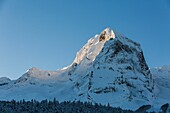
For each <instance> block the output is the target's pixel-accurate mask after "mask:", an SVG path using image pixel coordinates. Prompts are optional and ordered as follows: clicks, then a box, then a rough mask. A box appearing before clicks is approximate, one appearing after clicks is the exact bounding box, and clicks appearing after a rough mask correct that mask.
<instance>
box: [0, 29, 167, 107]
mask: <svg viewBox="0 0 170 113" xmlns="http://www.w3.org/2000/svg"><path fill="white" fill-rule="evenodd" d="M169 70H170V69H169V67H162V68H156V69H149V68H148V65H147V63H146V61H145V58H144V55H143V51H142V49H141V46H140V44H138V43H136V42H134V41H132V40H130V39H128V38H127V37H125V36H123V35H121V34H120V33H118V32H116V31H115V30H111V29H110V28H106V29H105V30H104V31H102V32H101V33H100V34H99V35H95V37H92V38H91V39H89V40H88V42H87V44H85V45H84V46H83V47H82V48H81V49H80V51H79V52H77V55H76V58H75V59H74V61H73V63H72V64H71V65H69V66H67V67H65V68H62V69H58V70H56V71H47V70H41V69H38V68H31V69H29V70H28V71H27V72H26V73H25V74H23V76H21V77H20V78H19V79H17V80H13V81H10V80H8V79H4V78H3V79H2V78H1V79H0V84H1V81H2V83H5V82H4V81H7V82H6V84H2V85H0V92H2V93H1V94H0V100H12V99H16V100H22V99H26V100H30V99H36V100H43V99H53V98H56V99H57V100H59V101H65V100H66V101H67V100H71V101H74V100H76V101H77V100H80V101H90V102H93V103H95V102H97V103H102V104H108V103H109V104H110V105H111V106H114V107H121V108H123V109H132V110H136V109H137V108H139V107H141V106H142V105H152V110H158V109H159V108H160V106H162V105H163V104H165V103H167V102H168V101H170V99H169V97H168V92H169V93H170V84H169V82H168V81H169V80H170V79H169V78H170V77H169V76H170V71H169ZM151 72H152V73H151ZM167 100H168V101H167ZM155 103H156V104H155Z"/></svg>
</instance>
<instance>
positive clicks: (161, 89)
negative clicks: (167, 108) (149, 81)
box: [151, 66, 170, 106]
mask: <svg viewBox="0 0 170 113" xmlns="http://www.w3.org/2000/svg"><path fill="white" fill-rule="evenodd" d="M151 72H152V74H153V77H154V81H155V91H154V95H155V98H156V99H155V100H154V104H155V106H156V105H161V104H165V103H170V66H162V67H158V68H152V69H151Z"/></svg>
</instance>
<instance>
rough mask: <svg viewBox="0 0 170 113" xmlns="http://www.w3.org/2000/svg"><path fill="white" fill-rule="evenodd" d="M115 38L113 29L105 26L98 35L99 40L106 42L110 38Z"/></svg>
mask: <svg viewBox="0 0 170 113" xmlns="http://www.w3.org/2000/svg"><path fill="white" fill-rule="evenodd" d="M111 38H112V39H113V38H115V34H114V32H113V30H111V29H109V28H106V29H105V30H104V31H103V32H101V34H100V36H99V41H103V42H106V41H108V40H110V39H111Z"/></svg>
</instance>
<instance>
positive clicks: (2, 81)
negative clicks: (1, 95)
mask: <svg viewBox="0 0 170 113" xmlns="http://www.w3.org/2000/svg"><path fill="white" fill-rule="evenodd" d="M9 82H11V80H10V79H9V78H7V77H1V78H0V86H3V85H6V84H8V83H9Z"/></svg>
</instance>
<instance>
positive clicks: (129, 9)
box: [0, 0, 170, 79]
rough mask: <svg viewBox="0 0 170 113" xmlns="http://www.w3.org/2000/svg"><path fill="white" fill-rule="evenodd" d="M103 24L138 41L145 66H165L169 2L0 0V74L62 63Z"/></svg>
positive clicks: (169, 52) (169, 60)
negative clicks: (143, 55)
mask: <svg viewBox="0 0 170 113" xmlns="http://www.w3.org/2000/svg"><path fill="white" fill-rule="evenodd" d="M106 27H112V28H114V29H116V30H118V31H119V32H121V33H123V34H124V35H126V36H127V37H129V38H131V39H132V40H134V41H137V42H139V43H140V44H141V46H142V48H143V51H144V54H145V57H146V60H147V62H148V65H149V66H150V67H157V66H162V65H170V1H169V0H0V77H2V76H7V77H10V78H12V79H15V78H18V77H20V76H21V75H22V74H23V73H24V72H25V71H26V70H27V69H29V68H31V67H38V68H41V69H45V70H56V69H58V68H62V67H64V66H67V65H69V64H71V63H72V61H73V60H74V58H75V55H76V52H77V51H78V50H79V49H80V48H81V47H82V46H83V45H84V44H85V43H86V42H87V40H88V39H89V38H91V37H92V36H94V35H95V34H97V33H100V32H101V31H102V30H103V29H105V28H106Z"/></svg>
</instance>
